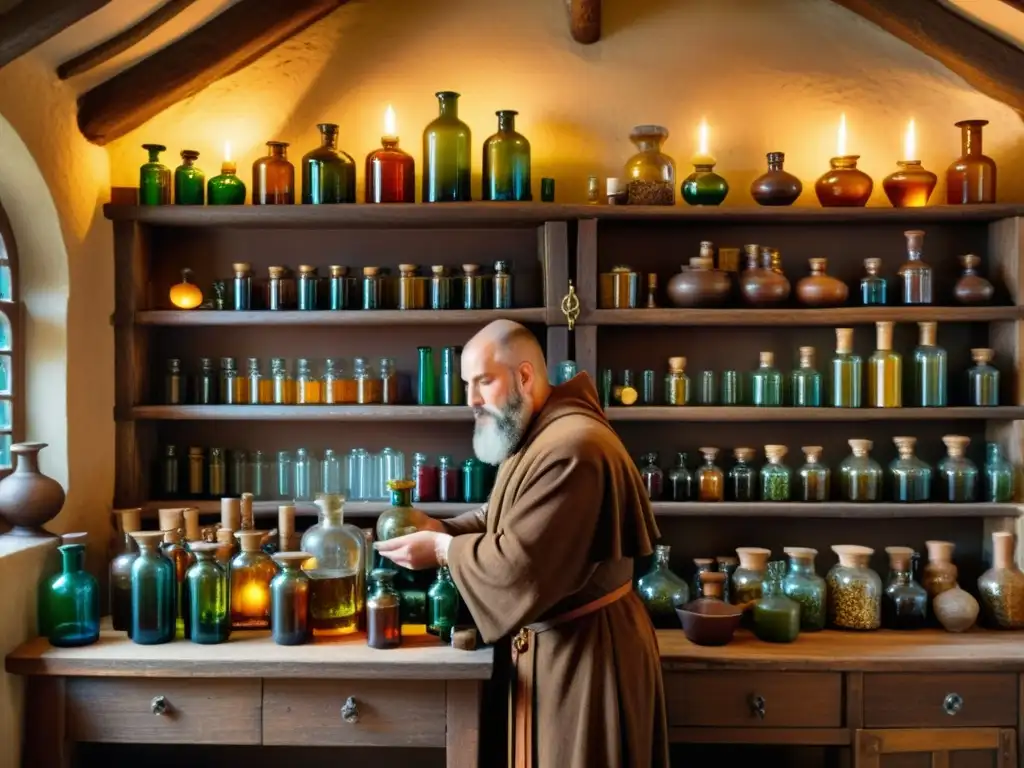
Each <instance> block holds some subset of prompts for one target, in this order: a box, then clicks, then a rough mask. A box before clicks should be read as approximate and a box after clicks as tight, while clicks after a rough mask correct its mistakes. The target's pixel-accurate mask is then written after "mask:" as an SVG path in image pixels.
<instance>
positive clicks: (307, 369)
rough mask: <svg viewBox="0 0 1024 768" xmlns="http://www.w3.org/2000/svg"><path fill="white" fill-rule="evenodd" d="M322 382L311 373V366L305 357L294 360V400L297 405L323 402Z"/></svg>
mask: <svg viewBox="0 0 1024 768" xmlns="http://www.w3.org/2000/svg"><path fill="white" fill-rule="evenodd" d="M322 389H323V382H322V381H321V380H320V379H319V377H317V376H315V375H314V374H313V366H312V364H311V363H310V362H309V360H307V359H306V358H299V360H298V361H297V362H296V376H295V400H296V402H297V403H298V404H299V405H320V404H321V403H322V402H323V396H322V392H321V390H322Z"/></svg>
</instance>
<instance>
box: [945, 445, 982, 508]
mask: <svg viewBox="0 0 1024 768" xmlns="http://www.w3.org/2000/svg"><path fill="white" fill-rule="evenodd" d="M942 442H943V443H944V444H945V446H946V456H945V457H944V458H943V459H942V460H941V461H939V464H938V466H937V467H936V470H937V473H938V486H939V488H938V496H939V500H940V501H949V502H971V501H977V499H978V468H977V467H976V466H975V465H974V462H973V461H971V460H970V459H968V458H967V456H966V453H967V446H968V445H970V444H971V439H970V438H969V437H964V436H963V435H945V436H944V437H943V438H942Z"/></svg>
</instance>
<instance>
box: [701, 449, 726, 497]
mask: <svg viewBox="0 0 1024 768" xmlns="http://www.w3.org/2000/svg"><path fill="white" fill-rule="evenodd" d="M699 450H700V453H701V456H703V457H704V463H703V464H702V465H701V466H700V467H698V468H697V472H696V475H695V477H694V480H695V482H696V485H697V501H722V499H723V497H724V495H723V491H724V490H725V476H724V475H723V473H722V470H721V468H720V467H718V466H717V465H716V464H715V459H716V458H717V457H718V449H717V448H701V449H699Z"/></svg>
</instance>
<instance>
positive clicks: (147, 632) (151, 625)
mask: <svg viewBox="0 0 1024 768" xmlns="http://www.w3.org/2000/svg"><path fill="white" fill-rule="evenodd" d="M132 538H134V539H135V542H136V543H137V544H138V545H139V556H138V557H137V558H135V562H134V563H132V624H131V628H130V629H129V631H128V636H129V637H130V638H131V639H132V640H133V641H134V642H136V643H138V644H139V645H156V644H158V643H169V642H171V641H172V640H173V639H174V633H175V610H176V606H175V600H174V597H175V592H176V585H177V582H176V581H175V577H174V563H172V562H171V561H170V560H168V559H167V558H166V557H164V554H163V552H162V551H161V550H160V542H162V541H163V538H164V535H163V533H162V532H160V531H135V532H133V533H132Z"/></svg>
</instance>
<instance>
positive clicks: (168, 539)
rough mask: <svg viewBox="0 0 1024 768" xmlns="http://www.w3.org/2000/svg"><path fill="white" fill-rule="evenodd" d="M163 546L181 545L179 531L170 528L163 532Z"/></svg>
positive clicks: (178, 529)
mask: <svg viewBox="0 0 1024 768" xmlns="http://www.w3.org/2000/svg"><path fill="white" fill-rule="evenodd" d="M163 534H164V544H181V529H180V528H171V529H170V530H167V531H164V532H163Z"/></svg>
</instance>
